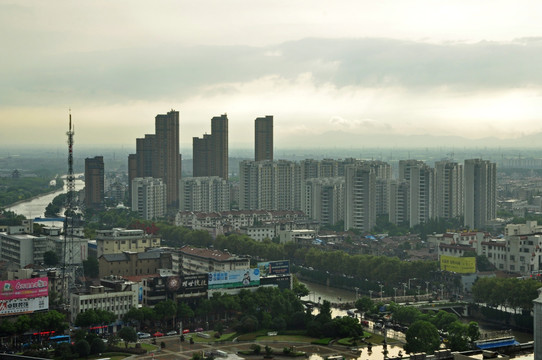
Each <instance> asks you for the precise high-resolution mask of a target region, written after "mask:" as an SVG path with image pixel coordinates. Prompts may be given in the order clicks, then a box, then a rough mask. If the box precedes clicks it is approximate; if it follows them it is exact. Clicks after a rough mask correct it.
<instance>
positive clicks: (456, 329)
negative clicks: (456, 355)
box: [448, 321, 469, 351]
mask: <svg viewBox="0 0 542 360" xmlns="http://www.w3.org/2000/svg"><path fill="white" fill-rule="evenodd" d="M467 328H468V326H467V325H464V324H462V323H460V322H459V321H455V322H453V323H452V324H450V326H449V328H448V347H449V348H450V350H452V351H464V350H468V348H469V336H468V329H467Z"/></svg>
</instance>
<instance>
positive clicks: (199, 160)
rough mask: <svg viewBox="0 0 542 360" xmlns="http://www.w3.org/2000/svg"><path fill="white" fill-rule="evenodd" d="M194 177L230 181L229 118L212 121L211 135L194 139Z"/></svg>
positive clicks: (224, 117) (218, 118)
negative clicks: (217, 178) (208, 177)
mask: <svg viewBox="0 0 542 360" xmlns="http://www.w3.org/2000/svg"><path fill="white" fill-rule="evenodd" d="M192 150H193V151H192V154H193V176H194V177H199V176H218V177H220V178H222V179H224V180H228V117H227V115H226V114H224V115H222V116H215V117H213V118H212V119H211V134H210V135H208V134H206V135H203V137H202V138H197V137H195V138H193V147H192Z"/></svg>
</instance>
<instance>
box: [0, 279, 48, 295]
mask: <svg viewBox="0 0 542 360" xmlns="http://www.w3.org/2000/svg"><path fill="white" fill-rule="evenodd" d="M46 296H49V279H48V278H47V277H40V278H33V279H21V280H8V281H0V300H14V299H34V298H38V297H46Z"/></svg>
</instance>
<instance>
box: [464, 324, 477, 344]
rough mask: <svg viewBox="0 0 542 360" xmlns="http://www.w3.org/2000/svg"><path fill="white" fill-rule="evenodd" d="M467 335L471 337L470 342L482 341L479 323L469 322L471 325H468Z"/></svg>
mask: <svg viewBox="0 0 542 360" xmlns="http://www.w3.org/2000/svg"><path fill="white" fill-rule="evenodd" d="M467 335H468V336H469V340H470V341H471V342H474V341H476V340H478V339H480V327H479V326H478V323H477V322H475V321H471V322H469V324H468V325H467Z"/></svg>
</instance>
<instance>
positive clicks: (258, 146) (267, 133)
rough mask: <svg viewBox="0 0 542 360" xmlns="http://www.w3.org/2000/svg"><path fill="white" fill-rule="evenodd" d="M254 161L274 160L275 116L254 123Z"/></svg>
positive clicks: (258, 119)
mask: <svg viewBox="0 0 542 360" xmlns="http://www.w3.org/2000/svg"><path fill="white" fill-rule="evenodd" d="M254 160H255V161H262V160H271V161H272V160H273V116H272V115H267V116H266V117H259V118H257V119H256V120H255V121H254Z"/></svg>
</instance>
